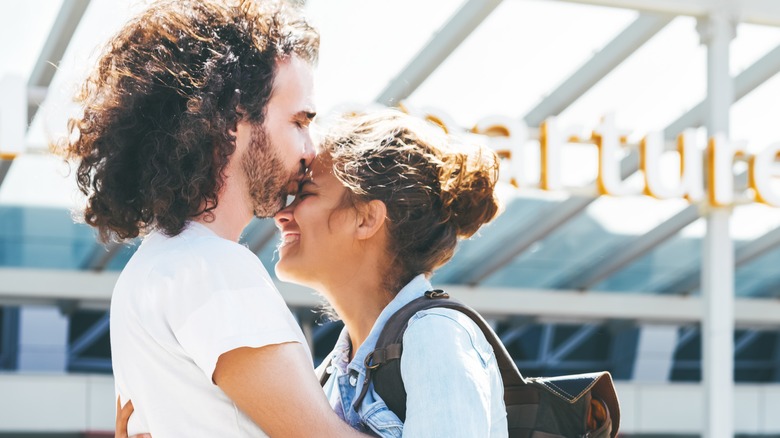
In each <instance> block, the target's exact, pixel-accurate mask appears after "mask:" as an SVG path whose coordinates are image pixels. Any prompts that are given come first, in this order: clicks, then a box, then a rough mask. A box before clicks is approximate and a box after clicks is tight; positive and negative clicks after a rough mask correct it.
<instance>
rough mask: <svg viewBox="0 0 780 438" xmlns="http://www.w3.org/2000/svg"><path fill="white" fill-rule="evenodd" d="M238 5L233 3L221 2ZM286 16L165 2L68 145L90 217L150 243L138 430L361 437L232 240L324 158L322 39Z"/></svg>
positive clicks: (139, 258)
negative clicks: (335, 406) (318, 103)
mask: <svg viewBox="0 0 780 438" xmlns="http://www.w3.org/2000/svg"><path fill="white" fill-rule="evenodd" d="M226 1H227V0H226ZM298 14H299V13H298V12H297V11H295V10H292V9H289V6H284V5H280V4H277V3H272V2H271V1H264V2H263V3H259V2H257V3H256V2H252V1H241V2H238V3H236V4H233V3H230V4H225V3H221V2H205V1H198V0H180V1H171V0H166V1H163V2H158V3H154V4H153V5H152V6H151V7H150V9H149V10H147V11H146V12H144V13H143V14H141V15H140V16H139V17H137V18H135V19H134V20H132V21H131V22H129V23H128V24H127V25H126V26H125V27H124V28H123V29H122V30H121V31H120V32H119V34H118V35H116V36H115V37H114V38H113V39H112V40H111V41H110V42H109V44H108V46H107V48H106V50H105V53H104V54H103V55H102V57H101V58H100V60H99V63H98V66H97V68H96V70H95V71H94V73H93V74H92V75H91V76H90V77H89V79H88V80H87V82H86V84H85V85H84V87H83V91H82V93H81V95H80V96H79V98H80V101H81V103H82V104H83V107H84V114H83V115H82V116H81V117H80V118H78V119H74V120H72V121H71V127H72V130H73V131H74V133H73V134H74V135H71V137H70V142H69V144H68V145H67V148H68V151H69V153H70V155H71V156H72V157H74V158H78V159H80V160H81V162H80V164H79V167H78V172H77V178H78V184H79V188H80V189H81V190H82V191H83V192H84V194H86V195H87V197H88V200H87V206H86V209H85V213H84V217H85V220H86V222H87V223H88V224H90V225H92V226H94V227H96V228H97V230H98V231H99V233H100V236H101V238H102V239H103V240H104V241H105V240H109V239H114V240H125V239H130V238H134V237H136V236H138V235H145V237H144V241H143V243H142V244H141V246H140V247H139V248H138V251H137V252H136V253H135V255H134V256H133V257H132V259H131V260H130V261H129V262H128V264H127V266H126V268H125V269H124V270H123V272H122V274H121V275H120V277H119V280H118V282H117V284H116V287H115V289H114V295H113V298H112V303H111V345H112V357H113V365H114V376H115V381H116V391H117V395H118V397H119V399H120V400H121V401H122V403H124V402H126V401H127V400H129V399H132V401H133V402H134V403H135V406H136V411H135V413H134V414H133V415H132V417H131V418H130V422H129V433H130V434H131V435H133V434H137V433H141V432H150V433H152V435H153V436H154V437H155V438H165V437H169V436H174V437H181V436H186V437H198V436H203V437H214V436H220V437H243V436H265V434H268V435H271V436H284V437H295V436H305V437H310V436H352V435H355V436H357V433H356V432H354V431H353V430H352V429H350V428H349V427H348V426H347V425H346V424H344V423H342V422H341V421H340V420H339V419H338V417H337V416H336V415H335V413H333V412H332V411H331V409H330V407H329V405H328V403H327V401H326V399H325V397H324V395H323V392H322V390H321V388H320V387H319V385H318V384H317V382H316V379H315V377H314V374H313V372H312V364H311V355H310V353H309V351H308V349H307V347H306V346H305V345H306V343H305V340H304V338H303V335H302V333H301V331H300V328H299V327H298V326H297V324H296V322H295V320H294V319H293V318H292V315H291V314H290V312H289V310H288V309H287V307H286V305H285V303H284V302H283V300H282V298H281V296H280V295H279V293H278V292H277V291H276V290H275V289H274V286H273V283H272V281H271V279H270V277H269V275H268V273H267V272H266V271H265V270H264V269H263V267H262V265H261V264H260V262H259V261H258V260H257V258H256V257H255V256H254V254H252V253H251V252H250V251H249V250H247V249H246V248H245V247H243V246H241V245H239V244H238V243H237V241H238V238H239V236H240V234H241V231H242V230H243V228H244V227H245V226H246V225H247V224H248V223H249V221H250V220H251V219H252V216H253V215H254V216H258V217H268V216H272V215H273V214H275V213H276V212H277V211H278V210H280V209H281V208H282V207H283V206H284V203H285V200H286V197H287V195H288V194H289V193H292V192H294V191H296V190H297V186H298V182H299V180H300V179H301V178H302V176H303V172H304V169H305V168H306V166H307V165H308V164H309V162H310V161H311V159H312V158H313V155H314V152H313V146H312V141H311V138H310V136H309V132H308V127H309V123H310V122H311V120H312V118H313V117H314V115H315V110H314V105H313V102H312V72H311V70H312V64H313V63H315V62H316V58H317V53H318V46H319V36H318V34H317V33H316V31H315V30H314V29H313V28H312V27H311V26H310V25H309V24H308V23H307V22H306V21H305V20H304V18H303V17H301V16H300V15H298Z"/></svg>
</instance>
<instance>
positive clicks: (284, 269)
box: [274, 259, 303, 284]
mask: <svg viewBox="0 0 780 438" xmlns="http://www.w3.org/2000/svg"><path fill="white" fill-rule="evenodd" d="M274 272H276V278H278V279H279V280H281V281H284V282H285V283H295V284H303V283H302V282H301V279H300V278H299V276H298V275H296V272H295V270H294V269H291V267H290V266H287V263H286V262H285V260H284V259H281V260H279V262H278V263H276V266H275V267H274Z"/></svg>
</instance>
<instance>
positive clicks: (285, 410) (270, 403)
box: [213, 342, 365, 438]
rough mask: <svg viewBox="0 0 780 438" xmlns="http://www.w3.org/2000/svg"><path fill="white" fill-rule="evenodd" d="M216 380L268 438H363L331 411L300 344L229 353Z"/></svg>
mask: <svg viewBox="0 0 780 438" xmlns="http://www.w3.org/2000/svg"><path fill="white" fill-rule="evenodd" d="M213 378H214V383H216V384H217V385H218V386H219V387H220V388H221V389H222V390H223V391H224V392H225V394H227V396H228V397H230V398H231V399H232V400H233V402H235V403H236V405H237V406H238V407H239V409H241V410H242V411H243V412H245V413H246V414H247V415H249V417H250V418H251V419H252V420H253V421H254V422H255V423H257V425H259V426H260V427H261V428H262V429H263V431H265V433H266V434H268V435H269V436H270V437H291V438H295V437H306V438H308V437H313V436H333V437H363V436H365V435H362V434H360V433H358V432H357V431H355V430H354V429H352V428H351V427H349V425H347V424H346V423H344V422H343V421H342V420H341V419H340V418H339V417H338V416H337V415H336V413H335V412H333V410H332V409H331V407H330V405H329V404H328V401H327V399H326V398H325V394H324V393H323V391H322V388H321V387H320V385H319V383H318V382H317V379H316V378H315V376H314V373H313V372H312V367H311V358H310V357H309V355H308V353H307V352H306V350H305V349H304V347H303V346H302V345H301V344H299V343H296V342H290V343H284V344H276V345H266V346H264V347H260V348H249V347H243V348H237V349H235V350H231V351H228V352H227V353H224V354H222V355H221V356H220V357H219V360H218V361H217V367H216V369H215V370H214V375H213Z"/></svg>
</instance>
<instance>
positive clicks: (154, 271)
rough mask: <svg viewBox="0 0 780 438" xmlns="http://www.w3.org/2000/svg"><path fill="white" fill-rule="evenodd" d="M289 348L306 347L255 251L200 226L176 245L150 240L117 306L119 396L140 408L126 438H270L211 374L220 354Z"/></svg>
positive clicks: (118, 289) (133, 263)
mask: <svg viewBox="0 0 780 438" xmlns="http://www.w3.org/2000/svg"><path fill="white" fill-rule="evenodd" d="M284 342H300V343H301V344H303V345H304V346H305V345H306V342H305V338H304V337H303V333H302V332H301V329H300V327H299V326H298V324H297V323H296V322H295V319H294V318H293V316H292V314H291V313H290V310H289V309H288V308H287V305H286V304H285V302H284V300H283V299H282V297H281V295H279V292H278V291H277V290H276V288H275V287H274V285H273V282H272V280H271V278H270V276H269V275H268V273H267V272H266V270H265V269H264V267H263V265H262V264H261V263H260V261H259V260H258V259H257V257H256V256H255V255H254V254H252V252H251V251H249V250H248V249H247V248H245V247H244V246H241V245H239V244H238V243H235V242H231V241H229V240H226V239H222V238H220V237H219V236H217V235H216V234H214V233H213V232H212V231H211V230H209V229H208V228H206V227H205V226H203V225H201V224H198V223H196V222H192V223H190V224H189V225H188V226H187V228H186V229H185V230H184V231H183V232H182V233H181V234H179V235H178V236H175V237H167V236H165V235H163V234H161V233H158V232H153V233H151V234H150V235H149V236H147V237H146V238H145V239H144V241H143V243H142V244H141V246H140V247H139V248H138V250H137V251H136V253H135V255H133V257H132V258H131V259H130V261H129V262H128V263H127V266H126V267H125V269H124V270H123V271H122V274H121V275H120V276H119V280H118V281H117V284H116V286H115V288H114V294H113V297H112V299H111V354H112V359H113V368H114V378H115V384H116V391H117V395H118V396H120V397H121V400H122V403H123V404H124V403H125V402H126V401H127V400H132V401H133V405H134V407H135V412H134V413H133V415H132V417H131V418H130V423H129V425H128V432H129V434H130V435H131V436H132V435H133V434H137V433H142V432H151V433H152V434H153V436H154V438H167V437H265V436H266V435H265V434H264V433H263V431H262V430H261V429H260V428H259V427H258V426H257V425H255V424H254V423H253V422H252V420H250V419H249V417H247V416H246V415H245V414H244V413H242V412H240V411H239V410H238V408H237V407H236V406H235V404H234V403H233V402H232V401H231V400H230V399H229V398H228V397H227V396H226V395H225V393H223V392H222V390H221V389H220V388H219V387H218V386H216V385H215V384H214V383H213V381H212V374H213V373H214V368H215V367H216V364H217V359H218V358H219V356H220V355H221V354H222V353H225V352H227V351H230V350H233V349H235V348H239V347H261V346H264V345H271V344H279V343H284ZM257 371H258V372H262V370H257ZM257 397H263V394H257Z"/></svg>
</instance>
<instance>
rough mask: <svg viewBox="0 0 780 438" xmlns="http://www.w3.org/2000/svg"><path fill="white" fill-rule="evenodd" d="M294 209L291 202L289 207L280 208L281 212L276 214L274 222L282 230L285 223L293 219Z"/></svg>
mask: <svg viewBox="0 0 780 438" xmlns="http://www.w3.org/2000/svg"><path fill="white" fill-rule="evenodd" d="M292 211H293V206H292V204H290V205H288V206H287V207H284V208H283V209H281V210H279V212H278V213H276V214H275V215H274V223H275V224H276V227H277V228H279V229H280V230H281V229H282V227H283V226H284V225H285V224H287V223H288V222H290V221H291V220H292Z"/></svg>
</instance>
